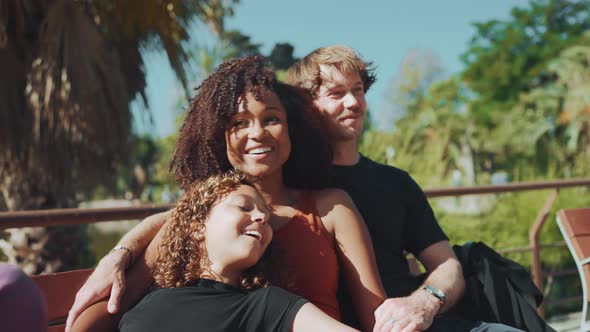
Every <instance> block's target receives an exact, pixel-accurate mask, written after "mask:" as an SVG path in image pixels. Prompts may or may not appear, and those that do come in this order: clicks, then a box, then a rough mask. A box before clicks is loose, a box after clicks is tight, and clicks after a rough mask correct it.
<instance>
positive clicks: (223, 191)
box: [152, 171, 268, 290]
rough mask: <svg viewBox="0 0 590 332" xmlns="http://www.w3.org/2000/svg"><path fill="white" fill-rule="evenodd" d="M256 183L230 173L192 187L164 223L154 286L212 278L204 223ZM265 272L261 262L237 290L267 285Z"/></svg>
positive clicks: (242, 175)
mask: <svg viewBox="0 0 590 332" xmlns="http://www.w3.org/2000/svg"><path fill="white" fill-rule="evenodd" d="M255 182H256V179H254V178H252V177H249V176H247V175H245V174H242V173H241V172H239V171H230V172H227V173H223V174H218V175H214V176H212V177H210V178H208V179H207V180H205V181H202V182H200V183H197V184H194V185H193V187H192V188H190V189H189V190H188V191H187V192H185V194H184V196H183V198H182V199H181V200H180V201H179V202H178V205H177V206H176V209H174V211H173V212H172V214H171V215H170V217H169V219H168V222H167V224H166V227H167V229H166V232H165V234H164V238H163V240H162V243H161V244H160V247H159V252H158V258H157V259H156V262H155V265H154V269H153V272H152V273H153V277H154V281H155V283H156V285H158V286H159V287H162V288H176V287H184V286H188V285H190V284H193V283H194V282H195V281H197V279H199V278H201V277H203V276H208V275H211V272H210V271H209V267H210V264H211V263H210V261H209V258H208V256H207V249H206V247H205V227H206V225H205V222H206V221H207V218H208V216H209V214H210V212H211V209H212V208H213V207H214V206H215V205H216V204H217V203H218V202H219V201H220V200H221V199H223V198H224V197H226V196H227V195H228V194H229V193H231V192H232V191H234V190H236V189H237V188H238V187H239V186H240V185H249V186H254V183H255ZM261 261H262V260H261ZM264 269H265V267H264V262H259V263H258V264H256V265H255V266H253V267H252V268H250V269H248V270H246V271H244V274H243V275H242V278H241V280H240V287H241V288H242V289H244V290H251V289H255V288H260V287H264V286H267V285H268V282H267V281H266V278H264V274H265V273H264Z"/></svg>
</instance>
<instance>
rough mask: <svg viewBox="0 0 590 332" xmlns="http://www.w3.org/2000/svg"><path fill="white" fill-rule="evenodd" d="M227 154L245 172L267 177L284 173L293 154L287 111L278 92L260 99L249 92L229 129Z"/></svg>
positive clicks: (227, 133) (226, 134)
mask: <svg viewBox="0 0 590 332" xmlns="http://www.w3.org/2000/svg"><path fill="white" fill-rule="evenodd" d="M225 142H226V145H227V157H228V159H229V162H230V163H231V164H232V166H234V167H239V168H240V169H241V170H242V172H244V173H246V174H248V175H252V176H261V177H266V176H269V175H271V174H275V173H276V172H281V169H282V167H283V164H285V162H286V161H287V159H289V154H290V153H291V140H290V139H289V128H288V125H287V112H286V111H285V108H284V107H283V104H281V101H280V100H279V98H278V97H277V95H276V94H274V93H267V94H266V95H265V96H264V97H263V98H262V100H260V101H257V100H256V99H255V98H254V95H252V94H251V93H247V94H246V95H245V96H244V97H242V98H241V100H240V102H239V108H238V112H237V113H236V114H234V116H233V117H232V118H231V119H230V121H229V123H228V126H227V129H226V131H225Z"/></svg>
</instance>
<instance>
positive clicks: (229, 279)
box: [201, 263, 242, 287]
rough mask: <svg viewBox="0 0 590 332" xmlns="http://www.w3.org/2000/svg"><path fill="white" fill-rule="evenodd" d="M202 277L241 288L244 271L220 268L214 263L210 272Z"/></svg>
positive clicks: (225, 267) (226, 267)
mask: <svg viewBox="0 0 590 332" xmlns="http://www.w3.org/2000/svg"><path fill="white" fill-rule="evenodd" d="M201 277H202V278H207V279H212V280H215V281H220V282H223V283H224V284H228V285H232V286H234V287H239V286H240V278H241V277H242V271H235V270H233V269H231V268H230V267H228V266H219V265H218V264H215V263H213V264H211V267H210V268H209V271H207V272H204V273H203V274H202V275H201Z"/></svg>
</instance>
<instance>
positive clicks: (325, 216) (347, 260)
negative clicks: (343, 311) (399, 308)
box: [317, 189, 387, 331]
mask: <svg viewBox="0 0 590 332" xmlns="http://www.w3.org/2000/svg"><path fill="white" fill-rule="evenodd" d="M317 203H318V205H317V206H318V212H319V213H320V216H321V217H322V221H323V222H324V225H326V228H328V230H333V232H334V237H335V239H336V244H337V245H336V249H337V252H338V255H339V258H340V266H341V268H342V270H343V271H344V274H345V279H346V283H347V286H348V289H349V292H350V294H351V296H352V298H353V300H354V303H355V309H356V313H357V315H358V317H359V319H360V321H361V323H362V325H363V330H365V331H370V330H372V329H373V325H374V324H375V316H374V312H375V309H377V308H378V307H379V305H380V304H381V303H382V302H383V301H384V300H385V299H386V298H387V296H386V294H385V290H384V288H383V284H382V283H381V279H380V277H379V273H378V270H377V263H376V262H375V254H374V252H373V244H372V242H371V238H370V236H369V232H368V230H367V226H366V225H365V222H364V221H363V219H362V217H361V215H360V213H359V212H358V210H357V208H356V206H355V205H354V203H353V202H352V199H351V198H350V196H348V194H347V193H345V192H344V191H342V190H338V189H328V190H323V191H320V192H319V194H318V196H317Z"/></svg>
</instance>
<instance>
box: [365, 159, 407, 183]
mask: <svg viewBox="0 0 590 332" xmlns="http://www.w3.org/2000/svg"><path fill="white" fill-rule="evenodd" d="M360 164H361V165H362V166H363V167H365V168H368V169H373V170H375V171H377V172H380V173H382V174H387V176H391V177H393V178H398V179H410V178H411V177H410V174H408V172H407V171H405V170H403V169H401V168H398V167H395V166H392V165H387V164H382V163H380V162H377V161H375V160H373V159H370V158H367V157H365V156H361V161H360Z"/></svg>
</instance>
